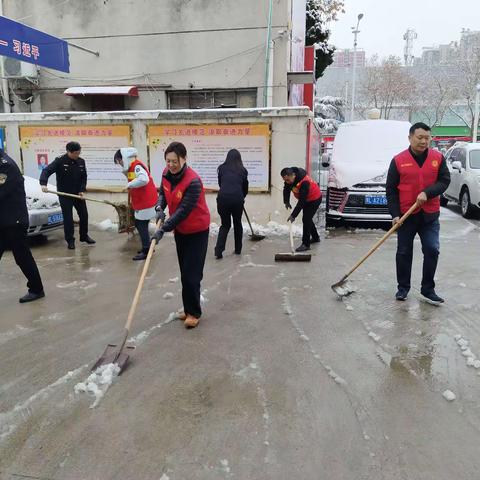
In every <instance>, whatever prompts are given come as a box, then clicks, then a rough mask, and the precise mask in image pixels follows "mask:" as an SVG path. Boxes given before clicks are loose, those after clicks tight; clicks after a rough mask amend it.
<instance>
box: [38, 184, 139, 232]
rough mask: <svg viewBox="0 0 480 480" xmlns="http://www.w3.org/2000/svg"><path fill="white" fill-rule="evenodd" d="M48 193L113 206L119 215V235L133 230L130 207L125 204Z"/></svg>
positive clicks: (61, 193)
mask: <svg viewBox="0 0 480 480" xmlns="http://www.w3.org/2000/svg"><path fill="white" fill-rule="evenodd" d="M47 192H48V193H53V194H55V195H61V196H62V197H70V198H76V199H78V200H86V201H87V202H97V203H105V204H107V205H111V206H112V207H113V208H114V209H115V210H116V212H117V214H118V233H123V232H129V231H131V230H132V226H133V223H132V222H131V221H129V217H130V212H129V210H130V209H129V207H128V205H125V204H124V203H113V202H109V201H108V200H99V199H98V198H92V197H85V196H84V197H81V196H80V195H74V194H73V193H65V192H56V191H55V190H47Z"/></svg>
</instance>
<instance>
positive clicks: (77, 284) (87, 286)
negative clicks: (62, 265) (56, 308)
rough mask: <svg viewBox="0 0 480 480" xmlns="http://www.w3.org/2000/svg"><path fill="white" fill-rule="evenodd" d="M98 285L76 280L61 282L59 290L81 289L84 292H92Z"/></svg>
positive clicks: (58, 284) (58, 285) (58, 286)
mask: <svg viewBox="0 0 480 480" xmlns="http://www.w3.org/2000/svg"><path fill="white" fill-rule="evenodd" d="M97 285H98V284H97V283H95V282H94V283H89V282H87V281H86V280H74V281H73V282H59V283H57V288H81V289H82V290H90V289H91V288H96V287H97Z"/></svg>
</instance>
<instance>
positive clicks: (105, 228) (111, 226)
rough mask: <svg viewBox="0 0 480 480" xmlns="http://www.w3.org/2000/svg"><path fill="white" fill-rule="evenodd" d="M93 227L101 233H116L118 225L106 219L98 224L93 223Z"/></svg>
mask: <svg viewBox="0 0 480 480" xmlns="http://www.w3.org/2000/svg"><path fill="white" fill-rule="evenodd" d="M94 225H95V227H97V228H98V229H99V230H101V231H102V232H116V231H117V230H118V224H117V223H113V222H112V220H110V218H106V219H105V220H103V221H101V222H99V223H94Z"/></svg>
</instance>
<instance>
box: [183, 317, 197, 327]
mask: <svg viewBox="0 0 480 480" xmlns="http://www.w3.org/2000/svg"><path fill="white" fill-rule="evenodd" d="M199 322H200V319H199V318H195V317H193V316H192V315H187V318H186V319H185V321H184V322H183V324H184V325H185V328H195V327H196V326H197V325H198V323H199Z"/></svg>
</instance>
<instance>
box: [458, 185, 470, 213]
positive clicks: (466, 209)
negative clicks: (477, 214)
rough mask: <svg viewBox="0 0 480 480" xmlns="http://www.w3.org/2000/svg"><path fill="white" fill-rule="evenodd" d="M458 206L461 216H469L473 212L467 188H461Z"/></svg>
mask: <svg viewBox="0 0 480 480" xmlns="http://www.w3.org/2000/svg"><path fill="white" fill-rule="evenodd" d="M460 208H461V209H462V216H463V217H464V218H470V217H471V216H472V214H473V205H472V204H471V203H470V193H469V191H468V188H465V189H463V190H462V193H461V194H460Z"/></svg>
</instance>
